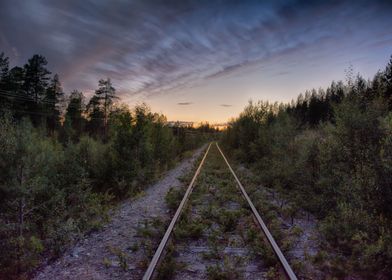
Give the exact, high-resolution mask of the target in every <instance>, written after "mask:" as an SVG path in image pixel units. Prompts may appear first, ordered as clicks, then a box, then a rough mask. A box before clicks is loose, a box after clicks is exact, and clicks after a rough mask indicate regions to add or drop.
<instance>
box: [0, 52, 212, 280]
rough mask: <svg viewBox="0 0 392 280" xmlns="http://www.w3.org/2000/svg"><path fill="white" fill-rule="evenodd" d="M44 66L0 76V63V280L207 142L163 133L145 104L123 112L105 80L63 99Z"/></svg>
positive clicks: (203, 136)
mask: <svg viewBox="0 0 392 280" xmlns="http://www.w3.org/2000/svg"><path fill="white" fill-rule="evenodd" d="M46 64H47V61H46V59H45V58H44V57H43V56H40V55H34V56H33V57H32V58H31V59H29V61H28V62H27V64H26V65H24V66H23V67H19V66H15V67H13V68H12V69H9V64H8V58H7V57H5V55H4V54H3V53H1V54H0V170H1V172H0V278H2V279H3V278H6V279H12V278H23V277H25V276H26V275H28V273H30V272H31V271H32V270H33V269H34V268H36V267H37V266H39V264H40V262H41V261H42V260H43V259H44V258H49V259H50V258H55V257H57V256H58V255H59V254H61V253H62V252H63V250H64V249H65V248H66V247H67V245H68V244H69V243H70V242H73V241H75V240H77V239H78V238H80V237H81V236H82V235H83V234H85V233H86V232H89V231H91V230H96V229H97V228H99V227H100V226H101V225H102V223H104V222H105V221H106V220H107V215H106V214H107V210H108V205H113V204H114V202H116V201H119V200H122V199H125V198H127V197H130V196H134V195H135V194H137V193H140V192H141V191H143V189H144V188H145V186H148V184H149V183H151V182H153V181H154V180H156V179H157V178H158V177H159V176H160V175H161V174H162V173H163V172H165V171H166V170H167V169H168V168H171V167H172V166H173V165H174V164H175V163H176V161H177V160H178V159H180V158H181V157H183V156H184V155H186V153H188V154H189V152H190V151H191V150H193V149H195V148H197V147H199V146H200V145H201V144H202V143H204V142H205V141H206V140H207V139H209V138H211V137H213V135H214V134H215V132H216V131H215V130H214V129H212V128H210V127H209V126H208V125H203V126H201V127H200V128H193V127H181V126H179V125H174V126H169V125H168V124H167V121H166V118H165V116H163V115H160V114H156V113H153V112H151V111H150V109H149V108H148V106H147V105H145V104H141V105H138V106H136V107H135V108H133V109H130V108H128V107H127V106H125V105H122V104H121V103H120V102H119V98H118V97H117V94H116V90H115V88H114V87H113V85H112V83H111V81H110V79H107V80H100V81H99V83H98V88H97V90H96V91H95V94H94V95H93V96H92V97H91V99H90V100H89V101H88V102H86V98H85V97H84V95H83V94H82V93H81V92H78V91H74V92H72V93H71V94H69V95H66V94H65V93H64V92H63V90H62V87H61V83H60V79H59V76H58V75H54V76H51V75H50V71H49V70H48V69H47V68H46ZM122 259H123V258H122ZM105 263H106V264H108V263H107V262H105ZM121 263H122V266H124V267H125V263H124V262H121Z"/></svg>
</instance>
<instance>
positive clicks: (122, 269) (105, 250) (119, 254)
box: [34, 146, 205, 280]
mask: <svg viewBox="0 0 392 280" xmlns="http://www.w3.org/2000/svg"><path fill="white" fill-rule="evenodd" d="M204 150H205V146H204V147H202V148H200V149H198V150H197V151H195V153H194V154H193V156H192V157H190V158H188V159H185V160H183V161H182V162H180V163H179V164H178V165H177V166H176V167H175V168H174V169H172V170H170V171H169V172H168V173H167V174H166V175H165V176H164V177H163V178H162V179H161V180H159V181H158V182H157V183H155V184H154V185H152V186H150V187H149V188H147V189H146V191H145V194H144V195H143V196H142V197H139V198H137V199H134V200H129V201H126V202H124V203H122V204H121V205H120V206H119V207H118V208H117V210H115V211H113V213H112V214H111V221H110V222H109V223H108V224H107V225H105V226H104V227H103V228H102V229H101V230H100V231H98V232H94V233H92V234H90V235H88V236H86V237H85V238H84V239H82V240H80V241H79V242H78V243H77V244H76V245H75V246H73V248H70V249H69V250H67V251H66V252H65V253H64V254H63V256H62V257H60V258H59V259H58V260H56V261H55V262H53V263H51V264H49V265H47V266H45V267H43V268H42V269H41V270H40V271H38V273H37V274H36V276H35V278H34V279H37V280H53V279H56V280H61V279H95V280H99V279H141V278H142V277H143V274H144V271H145V265H146V263H145V262H146V256H145V252H144V251H143V250H138V249H137V246H139V243H140V241H141V237H140V236H138V228H140V225H141V224H143V223H144V221H145V220H148V219H153V218H159V219H162V220H167V219H169V218H170V217H168V215H169V211H168V208H167V206H166V203H165V194H166V193H167V191H168V190H169V189H170V187H179V186H180V185H181V182H180V180H179V179H178V178H179V177H181V176H183V175H184V174H186V173H187V172H189V170H190V169H191V168H192V166H193V163H194V162H195V160H196V159H197V158H198V157H199V156H200V155H201V154H202V152H203V151H204Z"/></svg>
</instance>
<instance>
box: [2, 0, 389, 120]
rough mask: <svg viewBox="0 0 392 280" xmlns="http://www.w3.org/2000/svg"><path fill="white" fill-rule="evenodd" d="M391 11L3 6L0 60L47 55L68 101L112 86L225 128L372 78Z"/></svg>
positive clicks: (381, 62) (154, 3)
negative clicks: (103, 84) (254, 112)
mask: <svg viewBox="0 0 392 280" xmlns="http://www.w3.org/2000/svg"><path fill="white" fill-rule="evenodd" d="M391 26H392V1H362V0H357V1H333V0H332V1H291V0H275V1H250V0H249V1H246V0H242V1H240V0H236V1H234V0H233V1H232V0H226V1H223V0H222V1H220V0H209V1H205V0H166V1H163V0H111V1H108V0H94V1H93V0H83V1H80V0H67V1H65V0H57V1H52V0H1V1H0V52H1V51H4V52H5V53H6V55H7V56H9V57H10V60H11V63H12V65H23V64H24V63H26V61H27V59H28V58H29V57H31V56H32V55H33V54H36V53H38V54H41V55H44V56H45V57H46V58H47V60H48V62H49V63H48V68H49V70H51V71H52V72H53V73H58V74H59V75H60V79H61V82H62V84H63V88H64V90H65V91H66V92H70V91H71V90H73V89H78V90H81V91H83V92H84V93H86V94H87V95H91V94H92V93H93V92H94V90H95V89H96V88H97V85H98V80H99V79H101V78H111V79H112V81H113V84H114V87H115V88H116V89H117V93H118V95H119V96H120V97H121V100H122V101H123V102H125V103H128V104H129V105H130V106H134V105H135V104H137V103H141V102H146V103H147V104H149V105H150V106H151V108H152V110H153V111H156V112H160V113H163V114H165V115H166V116H167V117H168V119H169V120H182V121H195V122H200V121H209V122H212V123H223V122H226V121H227V120H228V119H230V118H232V117H235V116H237V115H238V114H239V113H240V112H241V111H242V109H243V108H244V106H245V105H246V104H247V102H248V101H249V100H250V99H252V100H268V101H271V102H274V101H283V102H289V101H290V100H292V99H296V97H297V95H298V94H300V93H301V92H304V91H305V90H307V89H312V88H319V87H326V86H328V85H329V84H330V83H331V82H332V80H344V79H345V70H347V69H348V68H349V67H350V65H352V67H353V69H354V72H355V73H357V72H359V73H361V74H362V75H363V76H364V77H365V78H371V77H372V76H373V75H374V74H375V73H376V72H377V71H378V70H380V69H383V68H384V67H385V65H386V64H387V62H388V60H389V58H390V56H391V55H392V28H391Z"/></svg>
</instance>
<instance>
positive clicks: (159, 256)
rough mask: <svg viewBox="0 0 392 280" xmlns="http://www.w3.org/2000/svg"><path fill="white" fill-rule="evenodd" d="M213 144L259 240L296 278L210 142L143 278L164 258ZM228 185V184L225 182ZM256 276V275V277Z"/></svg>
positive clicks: (200, 249) (220, 152) (148, 277)
mask: <svg viewBox="0 0 392 280" xmlns="http://www.w3.org/2000/svg"><path fill="white" fill-rule="evenodd" d="M213 145H214V146H215V147H213V148H216V149H217V150H218V151H219V152H216V151H214V152H215V154H217V155H218V156H219V154H220V155H221V157H222V158H223V160H224V162H225V164H226V166H227V168H228V169H229V170H230V173H231V174H232V176H233V177H234V180H235V185H236V187H237V188H238V190H239V191H240V193H241V194H242V197H243V199H244V200H245V202H244V204H245V207H247V208H248V212H249V213H251V214H252V215H253V221H254V222H255V223H256V224H257V227H258V228H259V229H260V230H261V233H262V237H258V239H259V241H260V239H261V240H262V241H267V242H268V244H269V246H270V249H271V250H272V251H273V253H274V255H275V256H276V258H277V261H278V263H279V264H280V267H281V269H280V270H281V271H283V272H284V274H285V275H286V277H287V278H288V279H290V280H292V279H297V277H296V275H295V273H294V272H293V270H292V268H291V267H290V265H289V263H288V262H287V260H286V258H285V256H284V255H283V253H282V251H281V250H280V248H279V246H278V245H277V243H276V241H275V239H274V238H273V236H272V234H271V233H270V231H269V230H268V228H267V226H266V225H265V223H264V221H263V219H262V218H261V216H260V214H259V213H258V211H257V209H256V208H255V206H254V204H253V203H252V201H251V199H250V198H249V196H248V194H247V193H246V191H245V189H244V187H243V185H242V184H241V182H240V181H239V179H238V177H237V175H236V174H235V172H234V170H233V169H232V167H231V166H230V164H229V162H228V160H227V158H226V157H225V155H224V154H223V152H222V150H221V149H220V147H219V145H218V143H214V144H213V143H210V144H209V145H208V148H207V150H206V152H205V154H204V156H203V158H202V160H201V162H200V164H199V166H198V168H197V170H196V172H195V174H194V176H193V178H192V180H191V182H190V184H189V186H188V188H187V190H186V192H185V195H184V196H183V198H182V200H181V202H180V204H179V206H178V208H177V210H176V212H175V214H174V216H173V218H172V220H171V222H170V224H169V226H168V228H167V230H166V232H165V234H164V236H163V238H162V240H161V242H160V244H159V246H158V248H157V250H156V252H155V254H154V256H153V258H152V260H151V262H150V263H149V266H148V268H147V270H146V272H145V274H144V277H143V279H144V280H149V279H153V276H154V274H155V272H156V270H157V268H158V266H159V265H160V264H161V262H162V260H163V259H164V253H165V249H166V248H167V245H168V243H169V240H170V238H171V237H172V235H173V231H174V230H175V227H176V225H177V224H178V222H179V220H180V219H181V214H183V215H185V213H184V211H185V209H186V207H187V203H189V200H190V196H191V194H192V192H193V190H194V187H195V182H196V180H197V178H198V176H199V174H200V173H201V170H202V167H203V165H204V164H205V162H206V158H207V155H208V154H209V152H210V150H211V148H212V146H213ZM227 185H229V184H227ZM188 210H189V209H188ZM188 212H189V211H188ZM184 222H185V223H186V222H187V221H183V222H182V223H184ZM197 250H199V251H201V252H203V251H205V248H204V247H200V248H193V251H196V252H197ZM231 252H234V253H237V254H238V253H239V254H241V253H243V250H242V249H238V248H237V249H236V248H231V249H230V248H226V250H225V251H224V253H231ZM257 278H258V277H256V279H257Z"/></svg>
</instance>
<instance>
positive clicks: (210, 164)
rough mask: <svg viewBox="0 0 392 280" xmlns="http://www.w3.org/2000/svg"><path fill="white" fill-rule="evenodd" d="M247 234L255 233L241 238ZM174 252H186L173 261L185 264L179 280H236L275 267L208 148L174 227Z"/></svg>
mask: <svg viewBox="0 0 392 280" xmlns="http://www.w3.org/2000/svg"><path fill="white" fill-rule="evenodd" d="M179 197H180V196H179V195H178V194H177V193H175V191H171V192H170V193H169V194H168V196H167V197H166V201H167V204H168V205H169V206H170V205H175V204H178V203H179V202H178V200H179ZM249 228H250V229H253V230H254V232H253V231H250V232H249V233H248V232H246V231H247V230H249ZM173 246H177V247H179V248H185V249H180V250H179V252H178V253H179V254H180V255H179V256H178V258H179V259H183V258H185V259H186V260H187V261H188V260H189V262H190V263H189V265H188V266H187V268H186V269H185V268H184V269H182V270H181V271H178V272H177V273H179V275H183V274H181V273H187V269H189V270H188V271H191V272H190V273H193V274H192V275H193V276H194V275H195V274H194V273H200V277H207V278H208V279H241V278H244V277H245V276H246V275H245V271H246V266H247V265H249V264H250V263H253V264H256V266H257V265H259V266H258V269H259V270H260V272H263V273H264V274H265V273H267V271H268V270H269V269H270V268H271V267H272V268H274V267H275V266H276V264H277V260H276V259H275V256H274V255H273V253H272V251H271V249H270V248H269V247H268V245H267V243H265V241H264V239H263V236H262V234H261V231H260V229H258V228H256V227H255V224H254V221H253V219H252V214H251V211H250V210H249V209H248V205H247V204H246V203H244V199H243V197H242V196H241V193H240V191H239V190H238V188H237V186H236V183H235V181H234V178H233V177H232V174H231V173H230V171H229V169H228V168H227V166H226V164H225V162H224V161H223V158H222V157H221V155H220V153H219V151H218V150H217V148H216V146H215V145H212V146H211V149H210V152H209V154H208V156H207V158H206V161H205V165H204V167H203V168H202V170H201V173H200V175H199V177H198V178H197V180H196V184H195V186H194V189H193V192H192V194H191V196H190V199H189V202H188V204H187V206H186V207H185V209H184V210H183V213H182V214H181V217H180V220H179V221H178V224H177V225H176V227H175V230H174V235H173ZM195 248H196V249H195ZM192 250H199V251H192ZM187 252H192V254H189V253H187ZM187 254H188V255H187ZM197 263H199V264H200V263H202V264H203V265H201V264H200V265H197ZM169 264H170V262H169ZM193 265H194V267H200V266H201V267H203V266H204V267H205V268H206V270H204V271H197V272H195V269H193V268H192V266H193ZM197 275H199V274H197ZM202 275H203V276H202ZM184 277H186V276H184Z"/></svg>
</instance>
